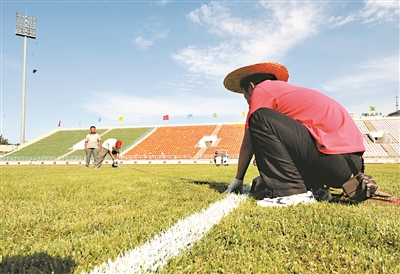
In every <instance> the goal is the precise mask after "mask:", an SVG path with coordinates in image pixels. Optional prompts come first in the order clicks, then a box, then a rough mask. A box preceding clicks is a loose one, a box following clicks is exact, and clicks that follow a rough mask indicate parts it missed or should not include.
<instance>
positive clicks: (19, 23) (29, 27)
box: [15, 13, 36, 145]
mask: <svg viewBox="0 0 400 274" xmlns="http://www.w3.org/2000/svg"><path fill="white" fill-rule="evenodd" d="M16 15H17V17H16V29H15V34H16V35H18V36H22V37H24V65H23V68H22V113H21V139H20V145H22V144H23V143H25V95H26V46H27V40H28V38H33V39H36V17H32V16H28V15H22V14H19V13H17V14H16Z"/></svg>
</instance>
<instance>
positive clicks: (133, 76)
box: [1, 0, 399, 143]
mask: <svg viewBox="0 0 400 274" xmlns="http://www.w3.org/2000/svg"><path fill="white" fill-rule="evenodd" d="M16 13H21V14H24V15H26V14H27V15H28V16H34V17H36V20H37V30H36V36H37V38H36V39H28V46H27V77H26V110H25V112H26V121H25V140H26V141H29V140H31V139H33V138H36V137H38V136H40V135H42V134H44V133H46V132H48V131H50V130H53V129H55V128H57V125H58V121H59V120H61V121H62V122H61V128H82V129H85V128H89V126H91V125H96V126H97V127H99V128H101V127H125V126H126V127H129V126H154V125H175V124H199V123H231V122H243V121H244V117H243V116H242V111H246V110H247V108H248V106H247V103H246V101H245V100H244V99H243V97H242V96H241V95H239V94H236V93H232V92H229V91H227V90H226V89H225V88H224V86H223V84H222V81H223V78H224V77H225V76H226V74H227V73H229V72H230V71H232V70H233V69H236V68H238V67H240V66H245V65H249V64H252V63H259V62H265V61H275V62H279V63H282V64H284V65H285V66H286V67H287V68H288V70H289V74H290V78H289V82H290V83H292V84H295V85H300V86H306V87H309V88H313V89H316V90H319V91H321V92H323V93H324V94H327V95H328V96H330V97H332V98H334V99H335V100H337V101H338V102H340V103H341V104H342V105H343V106H344V107H345V108H346V109H347V110H348V111H353V112H355V113H356V117H359V116H361V113H363V112H367V111H369V106H375V107H376V110H377V111H379V112H382V113H383V114H385V115H386V114H388V113H391V112H393V111H395V110H396V106H395V98H396V92H397V91H398V90H399V1H398V0H395V1H310V2H302V1H215V2H207V1H16V0H13V1H1V134H3V136H4V137H5V138H7V139H8V140H9V141H10V142H11V143H19V141H20V131H21V130H20V127H21V106H22V103H21V101H22V68H23V38H22V37H20V36H16V35H15V17H16V16H15V14H16ZM34 69H35V70H37V72H36V73H33V70H34ZM213 113H218V116H217V117H214V116H213ZM188 114H193V116H192V118H190V119H188V118H187V115H188ZM164 115H169V117H170V120H169V121H163V120H162V117H163V116H164ZM120 116H123V117H124V121H123V122H119V121H118V120H119V117H120ZM141 117H145V120H142V119H141ZM99 118H101V122H99Z"/></svg>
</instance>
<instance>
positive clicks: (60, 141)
mask: <svg viewBox="0 0 400 274" xmlns="http://www.w3.org/2000/svg"><path fill="white" fill-rule="evenodd" d="M355 123H356V125H357V127H358V128H359V129H360V132H361V133H362V134H363V137H364V144H365V147H366V152H365V154H364V157H365V158H388V157H389V158H390V157H400V143H399V140H400V118H399V117H396V118H382V117H380V118H375V119H369V120H366V119H365V118H364V119H355ZM372 131H382V132H387V133H388V134H389V136H390V137H391V139H392V142H391V143H388V144H379V143H376V142H374V140H371V138H370V137H368V133H370V132H372ZM97 132H98V133H99V134H103V133H104V135H103V136H102V140H103V141H104V140H106V139H107V138H117V139H121V140H122V142H123V149H122V153H121V156H122V158H123V159H125V160H132V159H138V160H141V159H194V158H196V159H211V158H213V157H214V152H215V151H223V152H224V153H227V154H228V155H229V157H230V158H237V157H238V154H239V150H240V145H241V141H242V139H243V134H244V124H219V125H217V124H213V125H185V126H162V127H158V128H152V127H146V128H114V129H98V130H97ZM87 133H88V130H59V131H57V132H55V133H53V134H51V135H49V136H47V137H46V138H43V139H41V140H38V141H37V142H35V143H33V144H31V145H28V146H25V147H23V148H22V149H20V150H16V151H14V152H12V153H10V154H7V155H5V156H3V157H2V158H0V159H1V161H4V160H7V161H12V160H23V159H27V160H29V159H39V158H40V157H41V159H45V160H46V159H47V160H53V159H56V158H57V159H58V160H60V159H61V160H72V159H82V160H83V159H84V158H85V154H84V152H83V151H82V150H78V151H71V148H72V146H73V145H74V144H76V143H77V142H79V141H81V140H82V139H84V137H85V136H86V134H87ZM205 136H206V137H207V136H213V137H214V139H213V140H216V141H213V142H208V145H207V146H206V147H200V146H199V143H200V141H201V140H202V138H204V137H205ZM60 157H62V158H60Z"/></svg>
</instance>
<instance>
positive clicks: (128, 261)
mask: <svg viewBox="0 0 400 274" xmlns="http://www.w3.org/2000/svg"><path fill="white" fill-rule="evenodd" d="M246 197H247V195H234V194H230V195H227V196H226V197H225V198H224V199H222V200H220V201H218V202H216V203H214V204H211V205H210V207H209V208H208V209H203V210H202V211H200V212H196V213H194V214H193V215H191V216H189V217H187V218H186V219H183V220H180V221H178V222H177V223H176V224H175V225H174V226H173V227H171V228H170V229H168V230H166V231H163V232H161V233H160V234H158V235H156V236H155V237H154V238H153V239H151V240H149V241H147V242H146V243H144V244H143V245H142V246H139V247H136V248H135V249H133V250H132V251H129V252H127V253H126V254H125V255H123V256H118V257H117V258H116V259H115V261H114V262H113V261H111V259H109V260H108V262H104V263H102V264H101V265H100V266H98V267H96V268H95V269H93V270H92V271H90V272H89V273H91V274H98V273H107V274H111V273H118V274H120V273H154V272H156V271H157V269H160V268H162V267H163V266H165V265H166V264H167V262H168V260H169V259H171V258H173V257H176V256H178V255H179V254H180V251H181V250H184V249H188V248H190V247H191V246H193V244H194V242H195V241H198V240H200V239H201V238H202V237H203V236H204V235H205V234H206V233H207V232H208V231H209V230H210V229H211V228H212V227H213V226H214V225H216V224H218V223H219V221H220V220H221V219H222V218H223V217H224V216H226V215H227V214H228V213H229V212H230V211H232V210H233V209H235V208H236V207H237V206H239V204H240V203H241V202H242V201H244V200H245V199H246Z"/></svg>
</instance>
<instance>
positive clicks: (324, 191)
mask: <svg viewBox="0 0 400 274" xmlns="http://www.w3.org/2000/svg"><path fill="white" fill-rule="evenodd" d="M312 193H313V195H314V198H315V200H317V201H319V202H321V201H328V202H330V201H332V200H333V197H332V194H331V190H330V187H321V188H319V189H317V190H312Z"/></svg>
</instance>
